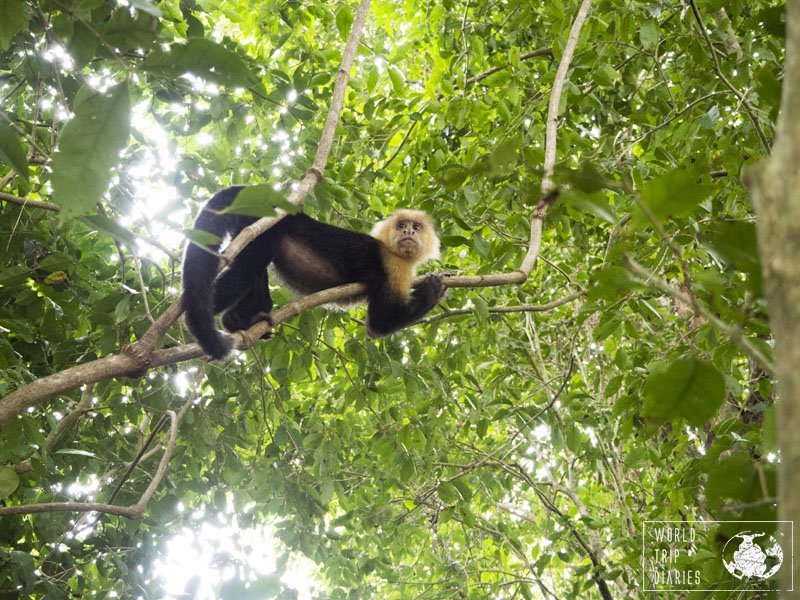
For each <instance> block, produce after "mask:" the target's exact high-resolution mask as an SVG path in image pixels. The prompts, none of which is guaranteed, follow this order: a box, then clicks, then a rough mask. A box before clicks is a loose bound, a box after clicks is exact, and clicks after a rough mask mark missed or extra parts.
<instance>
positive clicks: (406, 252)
mask: <svg viewBox="0 0 800 600" xmlns="http://www.w3.org/2000/svg"><path fill="white" fill-rule="evenodd" d="M390 235H391V242H392V243H391V246H392V247H393V248H394V249H395V251H396V252H397V254H399V255H400V256H402V257H403V258H407V259H413V258H416V257H418V256H419V255H420V254H422V249H423V248H424V246H425V239H426V237H427V235H428V233H427V232H426V231H425V225H424V224H423V223H420V222H419V221H415V220H413V219H397V221H396V223H395V224H394V227H393V228H392V232H391V234H390Z"/></svg>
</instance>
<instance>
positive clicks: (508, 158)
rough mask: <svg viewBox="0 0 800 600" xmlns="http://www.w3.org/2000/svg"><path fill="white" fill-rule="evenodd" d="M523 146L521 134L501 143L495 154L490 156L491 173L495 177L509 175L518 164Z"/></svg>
mask: <svg viewBox="0 0 800 600" xmlns="http://www.w3.org/2000/svg"><path fill="white" fill-rule="evenodd" d="M521 144H522V136H520V135H519V134H517V135H513V136H511V137H510V138H508V139H505V140H503V141H502V142H500V144H498V145H497V148H495V149H494V152H492V153H491V154H490V155H489V172H490V173H491V174H492V175H494V176H501V175H504V174H506V173H509V172H510V171H511V170H512V169H513V168H514V167H515V166H516V164H517V156H518V151H519V147H520V145H521Z"/></svg>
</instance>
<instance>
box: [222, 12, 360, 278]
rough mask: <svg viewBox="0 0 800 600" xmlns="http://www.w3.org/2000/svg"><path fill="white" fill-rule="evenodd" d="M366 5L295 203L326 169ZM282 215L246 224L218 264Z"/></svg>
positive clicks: (297, 203) (228, 259)
mask: <svg viewBox="0 0 800 600" xmlns="http://www.w3.org/2000/svg"><path fill="white" fill-rule="evenodd" d="M369 5H370V0H362V1H361V4H360V5H359V6H358V10H357V11H356V14H355V17H354V19H353V26H352V28H351V29H350V36H349V37H348V38H347V45H346V46H345V48H344V52H343V53H342V63H341V65H340V66H339V71H338V72H337V73H336V81H335V83H334V85H333V95H332V97H331V106H330V108H329V109H328V117H327V118H326V119H325V125H324V126H323V128H322V134H321V135H320V139H319V146H318V147H317V153H316V155H315V156H314V162H313V163H312V164H311V167H310V168H309V169H308V171H307V172H306V176H305V177H303V179H302V180H300V182H299V183H298V184H297V186H296V187H295V188H294V189H292V191H291V192H290V193H289V196H288V197H287V200H288V201H289V202H290V203H291V204H294V205H295V206H301V205H302V203H303V200H304V199H305V197H306V196H307V195H308V194H309V193H310V192H311V190H312V189H313V188H314V186H315V185H316V184H317V183H318V182H319V181H320V180H321V179H322V175H323V173H324V171H325V164H326V163H327V162H328V155H329V154H330V152H331V147H332V146H333V139H334V136H335V135H336V127H337V125H338V124H339V116H340V115H341V112H342V106H343V104H344V95H345V92H346V91H347V82H348V80H349V78H350V69H351V68H352V67H353V61H354V60H355V57H356V51H357V50H358V44H359V40H360V39H361V32H362V30H363V29H364V23H365V22H366V20H367V13H368V12H369ZM282 216H283V215H282V214H279V215H278V216H276V217H265V218H263V219H259V220H258V221H256V222H255V223H253V224H252V225H250V226H249V227H245V228H244V229H243V230H242V231H241V232H240V233H239V235H237V236H236V239H234V240H233V241H232V242H231V243H230V245H229V246H228V247H227V248H226V249H225V252H223V254H222V260H221V261H220V263H221V264H230V262H231V261H232V260H233V258H234V257H235V256H236V255H238V254H239V253H240V252H241V251H242V250H244V248H245V246H247V244H249V243H250V242H252V241H253V240H254V239H256V238H257V237H258V236H259V235H261V234H262V233H264V232H265V231H266V230H267V229H269V228H270V227H272V226H273V225H274V224H275V223H276V222H278V221H279V220H280V219H281V217H282Z"/></svg>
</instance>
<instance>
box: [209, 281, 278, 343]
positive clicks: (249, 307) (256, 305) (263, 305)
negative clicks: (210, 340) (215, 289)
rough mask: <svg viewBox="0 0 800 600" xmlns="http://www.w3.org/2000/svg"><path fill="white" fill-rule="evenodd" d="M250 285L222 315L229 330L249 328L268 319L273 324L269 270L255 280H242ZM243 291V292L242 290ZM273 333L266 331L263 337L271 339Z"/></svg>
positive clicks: (223, 321)
mask: <svg viewBox="0 0 800 600" xmlns="http://www.w3.org/2000/svg"><path fill="white" fill-rule="evenodd" d="M241 283H243V284H246V285H248V286H249V289H247V291H246V293H244V294H243V295H241V296H240V297H239V298H238V300H237V301H236V303H235V304H234V305H233V306H231V307H230V308H228V310H226V311H225V314H224V315H222V325H223V326H224V327H225V329H227V330H228V331H239V330H242V329H249V328H250V327H252V326H253V325H255V324H256V323H258V322H259V321H267V322H268V323H269V324H270V325H272V324H273V321H272V316H271V315H270V311H271V310H272V298H270V295H269V279H268V277H267V271H266V270H263V271H262V272H261V273H259V274H258V275H257V276H256V278H255V280H252V279H251V280H249V281H245V282H241ZM240 293H241V292H240ZM270 337H271V335H270V334H269V333H266V334H264V335H263V336H262V339H269V338H270Z"/></svg>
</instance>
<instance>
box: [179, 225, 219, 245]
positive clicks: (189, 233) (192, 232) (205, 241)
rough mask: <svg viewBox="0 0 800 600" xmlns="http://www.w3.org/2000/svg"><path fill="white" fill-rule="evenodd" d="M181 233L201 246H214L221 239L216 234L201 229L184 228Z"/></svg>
mask: <svg viewBox="0 0 800 600" xmlns="http://www.w3.org/2000/svg"><path fill="white" fill-rule="evenodd" d="M183 235H185V236H186V237H187V238H188V239H189V240H190V241H192V242H194V243H195V244H197V245H198V246H200V247H201V248H214V247H216V246H217V244H219V243H220V242H221V241H222V239H221V238H220V237H219V236H218V235H214V234H213V233H209V232H208V231H203V230H202V229H184V230H183Z"/></svg>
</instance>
